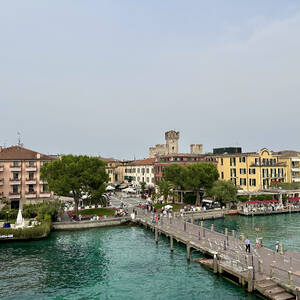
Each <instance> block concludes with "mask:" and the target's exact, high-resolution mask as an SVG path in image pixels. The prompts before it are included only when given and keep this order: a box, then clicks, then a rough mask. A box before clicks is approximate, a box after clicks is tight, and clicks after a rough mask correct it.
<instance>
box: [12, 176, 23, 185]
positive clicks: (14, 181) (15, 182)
mask: <svg viewBox="0 0 300 300" xmlns="http://www.w3.org/2000/svg"><path fill="white" fill-rule="evenodd" d="M9 184H10V185H15V184H21V179H20V178H19V179H14V178H10V179H9Z"/></svg>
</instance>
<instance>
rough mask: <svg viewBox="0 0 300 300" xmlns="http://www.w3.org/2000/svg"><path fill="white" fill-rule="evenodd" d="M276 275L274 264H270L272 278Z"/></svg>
mask: <svg viewBox="0 0 300 300" xmlns="http://www.w3.org/2000/svg"><path fill="white" fill-rule="evenodd" d="M273 277H274V266H273V265H271V266H270V278H273Z"/></svg>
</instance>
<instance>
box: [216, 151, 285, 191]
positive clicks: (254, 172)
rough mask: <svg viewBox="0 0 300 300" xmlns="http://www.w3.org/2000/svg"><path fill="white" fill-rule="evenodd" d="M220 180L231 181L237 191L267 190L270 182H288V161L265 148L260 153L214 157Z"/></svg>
mask: <svg viewBox="0 0 300 300" xmlns="http://www.w3.org/2000/svg"><path fill="white" fill-rule="evenodd" d="M216 159H217V168H218V171H219V174H220V179H221V180H231V181H232V182H233V183H234V184H235V185H236V186H237V187H238V189H241V190H246V191H257V190H264V189H268V188H269V187H270V185H271V183H272V182H290V181H288V180H290V178H289V174H288V173H289V172H290V171H289V161H288V159H286V158H283V157H281V156H280V155H279V153H278V152H277V153H273V152H271V151H269V150H268V149H266V148H263V149H262V150H261V151H260V152H258V153H257V152H247V153H234V154H226V153H225V154H220V155H216Z"/></svg>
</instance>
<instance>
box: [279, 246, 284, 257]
mask: <svg viewBox="0 0 300 300" xmlns="http://www.w3.org/2000/svg"><path fill="white" fill-rule="evenodd" d="M279 249H280V254H281V255H283V245H282V244H280V245H279Z"/></svg>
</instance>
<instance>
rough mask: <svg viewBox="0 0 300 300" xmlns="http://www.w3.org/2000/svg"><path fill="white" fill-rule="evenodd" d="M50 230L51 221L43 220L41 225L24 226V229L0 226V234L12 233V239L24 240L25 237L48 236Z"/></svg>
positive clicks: (38, 237) (37, 237)
mask: <svg viewBox="0 0 300 300" xmlns="http://www.w3.org/2000/svg"><path fill="white" fill-rule="evenodd" d="M50 230H51V222H50V221H44V222H43V223H42V224H41V225H38V226H35V227H32V228H24V229H21V228H19V229H12V228H0V235H9V234H13V236H14V239H20V240H23V239H24V240H26V239H40V238H43V237H46V236H48V234H49V233H50Z"/></svg>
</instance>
